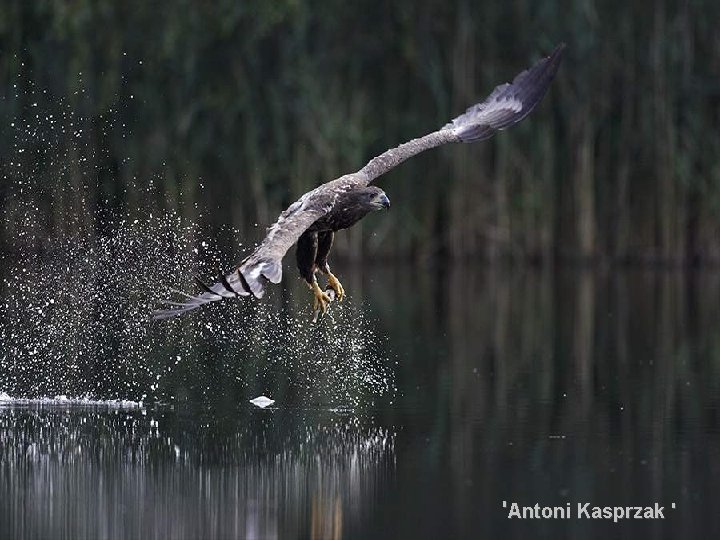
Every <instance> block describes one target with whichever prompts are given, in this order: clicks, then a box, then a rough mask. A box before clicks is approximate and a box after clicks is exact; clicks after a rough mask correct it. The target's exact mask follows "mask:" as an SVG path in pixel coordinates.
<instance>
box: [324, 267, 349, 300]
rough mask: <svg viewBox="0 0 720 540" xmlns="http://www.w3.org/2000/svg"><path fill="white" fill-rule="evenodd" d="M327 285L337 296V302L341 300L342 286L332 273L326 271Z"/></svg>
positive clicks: (343, 291)
mask: <svg viewBox="0 0 720 540" xmlns="http://www.w3.org/2000/svg"><path fill="white" fill-rule="evenodd" d="M327 276H328V287H330V288H331V289H332V290H333V291H335V296H337V299H338V302H342V301H343V298H345V289H344V288H343V286H342V283H340V281H339V280H338V278H336V277H335V276H334V275H332V273H330V272H328V274H327Z"/></svg>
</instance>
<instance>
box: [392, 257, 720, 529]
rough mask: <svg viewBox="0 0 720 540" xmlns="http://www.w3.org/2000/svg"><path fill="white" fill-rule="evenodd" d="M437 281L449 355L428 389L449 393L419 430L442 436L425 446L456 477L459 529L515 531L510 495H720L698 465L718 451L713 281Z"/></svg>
mask: <svg viewBox="0 0 720 540" xmlns="http://www.w3.org/2000/svg"><path fill="white" fill-rule="evenodd" d="M436 286H439V287H441V288H442V290H443V291H445V292H446V296H445V298H446V302H447V304H446V306H445V307H444V308H443V309H442V310H441V311H442V312H444V313H448V318H447V319H446V320H444V321H439V322H438V325H439V332H438V334H440V335H442V334H444V333H445V332H446V333H447V338H446V339H444V340H443V339H441V340H440V344H439V345H438V348H437V350H444V349H445V348H446V349H447V353H446V354H441V355H435V359H436V366H435V367H434V370H435V377H434V378H431V380H432V381H433V384H434V386H432V385H431V386H429V387H428V388H426V389H424V394H425V395H426V396H433V395H437V396H438V400H437V403H438V404H437V405H436V406H437V408H438V409H437V411H436V412H435V420H434V421H433V422H432V424H431V425H430V426H426V427H425V428H416V433H417V437H418V445H421V446H422V442H423V441H424V440H425V439H426V438H428V440H430V441H431V442H432V443H433V444H427V445H425V446H422V447H427V449H428V450H427V452H426V453H425V454H424V455H423V460H425V461H424V462H425V463H426V464H427V467H428V468H429V469H431V470H433V469H435V468H437V469H438V470H441V471H443V470H449V471H452V480H451V486H452V497H453V508H455V509H456V511H457V512H458V514H459V517H458V523H457V526H458V527H459V528H460V530H459V531H455V535H456V536H458V537H463V536H467V535H468V534H470V533H471V532H472V531H477V530H479V528H480V527H483V528H487V527H492V526H497V527H498V531H504V532H506V529H505V527H506V526H507V522H503V523H499V522H496V521H494V520H495V519H497V515H498V514H497V512H496V506H497V504H498V501H500V500H502V499H503V498H507V499H508V500H510V499H512V500H522V501H527V502H530V501H544V502H547V503H548V504H550V503H564V502H565V501H567V500H570V501H577V500H586V499H587V500H590V499H592V500H596V501H608V502H612V503H614V504H619V503H621V502H623V501H627V503H628V504H630V503H631V502H632V501H642V500H671V499H670V497H673V498H680V497H682V493H683V489H687V488H684V487H683V486H690V485H692V486H693V488H692V492H693V493H695V494H696V495H697V496H698V497H701V495H700V494H702V493H705V494H707V493H709V492H710V491H709V490H710V489H711V483H712V480H711V477H710V476H708V474H707V471H706V467H707V466H706V464H703V463H700V462H698V461H697V458H698V457H699V456H705V455H708V454H712V455H714V454H715V450H714V449H715V448H717V447H719V446H718V445H720V440H718V438H717V430H715V429H714V427H713V426H714V419H713V416H712V413H708V412H707V411H710V410H715V409H716V408H717V407H718V406H720V403H718V393H717V389H718V387H719V386H720V355H719V354H718V351H719V350H720V308H718V306H717V301H716V300H717V298H718V292H719V291H718V289H719V288H720V279H718V277H717V276H715V275H710V274H694V277H693V279H692V280H686V279H685V276H684V274H683V273H680V272H675V271H661V272H648V271H639V270H633V271H623V272H596V271H592V270H587V269H586V270H583V269H578V270H571V269H565V270H562V271H558V272H557V273H556V274H555V275H554V276H552V275H550V274H548V273H546V272H543V271H539V272H536V271H527V270H520V271H517V270H508V269H500V268H493V269H491V270H487V269H478V268H477V267H472V266H463V265H459V266H457V267H456V269H455V270H454V271H453V272H452V273H451V274H449V276H448V279H447V280H446V281H444V282H442V283H438V284H436ZM415 294H417V293H415ZM425 294H426V295H427V296H428V297H431V296H433V292H432V291H431V290H428V291H426V293H425ZM399 377H400V378H402V375H399ZM402 386H403V385H402V384H401V387H402ZM689 456H694V458H695V459H694V460H693V459H691V458H690V457H689ZM403 457H404V456H403V454H402V453H401V454H400V455H399V456H398V463H399V468H400V470H399V474H400V475H401V477H402V475H403V474H408V472H407V471H404V470H403ZM431 464H432V465H431ZM619 486H622V488H619ZM440 496H442V495H440ZM416 497H418V496H417V495H416ZM425 499H427V500H428V501H432V500H433V498H432V495H425ZM421 500H422V498H421ZM672 500H675V499H672ZM694 500H697V499H694ZM416 504H417V503H416ZM427 504H431V503H429V502H428V503H427ZM684 504H686V505H690V502H689V500H688V499H685V500H684ZM693 504H695V503H693ZM710 506H711V503H709V502H705V503H703V507H702V508H699V507H697V508H696V507H693V508H694V510H693V511H690V510H687V513H686V514H684V515H683V516H680V517H679V519H678V521H677V523H678V527H686V528H688V530H695V529H693V527H696V528H699V527H702V525H701V523H702V522H703V521H702V520H699V521H698V520H696V519H694V518H692V515H694V516H696V517H698V516H703V517H705V518H706V517H707V515H710V514H706V513H705V512H710V513H711V512H712V511H713V510H712V509H711V508H710ZM688 507H689V506H688ZM705 522H706V521H705ZM680 523H682V525H680ZM678 530H680V529H678ZM698 530H700V529H698ZM658 534H660V531H658Z"/></svg>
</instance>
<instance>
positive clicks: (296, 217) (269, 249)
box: [153, 174, 361, 319]
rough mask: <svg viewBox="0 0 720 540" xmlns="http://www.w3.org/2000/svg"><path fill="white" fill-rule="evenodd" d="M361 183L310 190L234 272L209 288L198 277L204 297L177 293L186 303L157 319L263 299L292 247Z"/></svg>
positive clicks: (346, 179)
mask: <svg viewBox="0 0 720 540" xmlns="http://www.w3.org/2000/svg"><path fill="white" fill-rule="evenodd" d="M360 180H361V179H360V178H359V177H358V176H357V175H353V174H350V175H346V176H343V177H341V178H338V179H337V180H333V181H332V182H328V183H326V184H323V185H321V186H318V187H317V188H315V189H314V190H312V191H309V192H308V193H306V194H305V195H303V196H302V197H301V198H300V199H298V200H297V201H296V202H294V203H293V204H291V205H290V206H289V207H288V208H287V210H285V211H284V212H283V213H282V214H280V217H279V218H278V220H277V221H276V222H275V223H274V224H273V225H272V226H271V227H269V228H268V231H267V235H266V236H265V238H264V239H263V241H262V242H261V243H260V245H258V246H257V247H256V248H255V250H254V251H253V252H252V253H251V254H250V256H248V257H247V258H246V259H245V260H243V261H242V262H241V263H240V264H239V265H238V266H237V267H236V268H235V269H233V271H232V272H230V273H228V274H224V275H221V276H220V278H219V279H218V282H217V283H214V284H213V285H206V284H205V283H203V282H202V281H200V279H198V278H196V282H197V284H198V286H199V287H200V288H201V289H202V290H203V292H202V293H201V294H198V295H194V296H193V295H189V294H185V293H183V292H182V291H175V292H176V293H178V294H180V295H182V297H183V299H182V301H181V302H170V301H169V302H166V304H167V305H168V307H167V308H166V309H159V310H157V311H155V312H153V318H155V319H168V318H170V317H175V316H177V315H182V314H183V313H186V312H188V311H191V310H193V309H195V308H198V307H200V306H203V305H205V304H209V303H210V302H217V301H219V300H222V299H224V298H237V297H239V296H249V295H250V294H252V295H253V296H255V297H256V298H262V296H263V294H264V285H265V282H266V281H270V282H272V283H280V280H281V279H282V259H283V257H284V256H285V253H287V251H288V249H290V246H292V245H293V244H294V243H295V242H297V240H298V238H300V235H301V234H302V233H303V232H305V231H306V230H307V229H308V228H309V227H310V226H311V225H312V224H313V223H315V221H317V220H318V219H320V218H321V217H323V216H324V215H325V214H327V213H328V212H329V211H330V210H331V209H332V207H333V204H334V203H335V199H336V198H337V196H338V195H339V194H341V193H343V192H345V191H347V190H349V189H352V188H353V187H355V186H357V185H360V184H361V182H360Z"/></svg>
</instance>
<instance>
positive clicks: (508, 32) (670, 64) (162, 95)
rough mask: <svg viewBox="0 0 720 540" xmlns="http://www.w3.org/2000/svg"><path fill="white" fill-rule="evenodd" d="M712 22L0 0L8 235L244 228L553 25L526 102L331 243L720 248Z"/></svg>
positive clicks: (675, 256)
mask: <svg viewBox="0 0 720 540" xmlns="http://www.w3.org/2000/svg"><path fill="white" fill-rule="evenodd" d="M718 20H720V3H718V2H716V1H714V0H684V1H669V0H659V1H653V2H647V1H640V2H621V1H619V0H606V1H596V2H594V1H591V0H583V1H570V0H552V1H544V2H534V1H531V0H519V1H515V2H471V1H469V0H457V1H455V2H445V1H439V0H422V1H410V0H402V1H397V2H383V1H379V0H370V1H365V2H338V1H324V2H317V1H308V2H301V1H299V0H296V1H292V0H290V1H272V2H267V1H246V2H237V1H229V0H225V1H217V2H195V1H190V0H178V1H174V2H140V1H137V2H98V1H91V0H75V1H50V0H45V1H43V0H38V1H35V2H26V1H23V0H5V2H4V5H3V8H2V13H0V50H1V51H2V55H0V93H1V95H0V117H1V118H2V120H1V121H0V152H2V163H1V164H0V166H1V167H2V180H1V181H2V185H0V205H2V208H3V211H4V215H5V218H4V220H3V224H4V226H3V228H2V230H1V231H0V235H1V237H2V239H3V241H4V244H5V245H13V246H15V247H23V246H31V247H32V246H34V247H42V244H43V243H47V242H51V239H52V238H54V237H57V236H58V235H66V234H73V233H76V232H78V231H83V230H88V231H95V230H98V229H101V224H99V223H98V221H99V220H101V219H102V218H101V216H102V211H103V210H104V209H105V207H110V208H111V209H116V208H120V209H122V210H123V211H126V212H128V213H129V214H130V215H131V216H132V215H133V214H138V213H147V212H151V211H153V210H154V209H156V208H157V209H159V210H162V209H163V208H167V207H171V208H176V209H179V210H180V211H181V212H182V213H183V214H185V215H186V216H187V217H188V218H189V219H201V220H203V222H206V224H207V226H208V227H209V228H212V227H216V226H219V225H221V224H230V225H233V226H235V227H236V228H238V229H239V230H240V233H241V234H242V235H243V237H247V238H249V239H256V238H257V236H258V234H259V233H258V231H260V230H262V227H259V228H256V227H255V224H256V223H259V224H262V225H266V224H270V223H271V222H272V221H274V218H275V217H276V215H277V213H279V211H281V210H282V208H283V207H284V206H285V205H287V204H288V203H290V202H292V200H294V199H295V198H296V197H297V196H299V195H300V194H302V193H303V192H305V191H306V190H308V189H310V188H312V187H313V186H315V185H317V184H319V183H321V182H324V181H327V180H331V179H333V178H335V177H337V176H340V175H342V174H345V173H347V172H351V171H354V170H357V169H359V168H360V167H361V166H362V165H363V164H364V163H365V162H366V161H367V160H368V159H369V158H371V157H372V156H374V155H376V154H378V153H379V152H382V151H383V150H385V149H386V148H388V147H390V146H395V145H397V144H399V143H401V142H404V141H405V140H408V139H410V138H412V137H416V136H419V135H422V134H424V133H426V132H429V131H431V130H433V129H436V128H437V127H439V126H441V125H443V124H444V123H445V122H447V121H448V120H449V119H450V118H452V117H453V116H455V115H457V114H458V113H460V112H462V111H463V110H464V109H465V108H466V107H467V106H469V105H471V104H472V103H474V102H476V101H479V100H480V99H482V98H484V96H485V95H486V94H487V93H488V92H489V91H490V90H491V89H492V88H493V87H494V86H495V85H496V84H498V83H500V82H503V81H505V80H508V79H510V78H512V77H513V76H514V75H515V74H516V73H517V72H518V71H520V70H521V69H524V68H526V67H527V66H529V65H530V64H532V63H533V62H535V61H536V60H537V59H538V58H539V57H540V56H541V55H544V54H546V53H548V52H549V51H550V50H551V49H552V47H553V46H554V45H555V44H556V43H558V42H560V41H565V42H567V44H568V50H567V55H566V58H565V61H564V64H563V65H562V67H561V70H560V73H559V76H558V79H557V80H556V81H555V83H554V85H553V87H552V88H551V90H550V92H549V94H548V96H547V97H546V99H545V101H544V102H543V103H542V105H541V106H540V107H539V109H538V110H537V111H536V113H534V114H533V115H532V116H531V117H530V118H528V119H527V120H526V121H525V122H524V123H522V124H521V125H519V126H517V127H516V128H513V129H512V130H510V131H509V132H508V133H503V134H500V135H499V136H497V137H496V138H495V139H493V140H492V141H490V142H487V143H482V144H477V145H469V146H462V147H461V146H456V147H453V148H445V149H442V150H438V151H433V152H431V153H428V154H424V155H423V156H419V157H418V158H415V159H414V160H412V161H410V162H408V163H407V164H405V165H403V166H402V167H401V168H399V169H397V170H395V171H393V172H392V173H390V174H389V175H388V177H387V178H385V179H383V181H382V185H383V187H385V188H386V190H387V192H388V194H389V196H390V199H391V200H393V202H394V203H395V204H394V205H393V209H392V211H391V212H390V213H388V214H386V215H383V216H382V218H379V217H378V218H372V219H371V220H370V223H369V224H363V226H359V227H357V228H355V229H353V230H351V231H348V232H347V233H345V234H343V235H340V236H341V238H339V241H338V245H337V254H338V256H345V257H355V258H357V257H361V256H363V254H368V253H371V254H373V255H375V256H385V257H397V258H415V259H424V258H432V257H434V256H437V255H443V256H452V257H458V258H462V257H483V258H488V259H495V258H507V257H511V258H514V259H521V260H525V259H531V260H538V261H551V260H554V259H557V258H582V259H587V258H608V259H614V260H620V261H651V262H673V263H677V262H688V263H697V262H712V261H720V244H718V242H717V238H718V234H719V233H720V165H718V161H717V159H716V156H717V155H718V154H720V133H719V130H718V129H717V128H718V126H720V82H718V81H719V80H720V79H718V77H717V73H720V34H718V32H717V31H716V29H715V23H716V22H717V21H718ZM35 103H36V104H37V105H36V106H35V107H33V104H35ZM38 110H40V111H42V112H43V114H41V115H40V116H36V114H37V111H38ZM52 111H55V113H56V118H58V117H60V118H61V121H60V123H59V124H58V125H59V127H57V126H56V127H54V128H53V129H49V128H48V127H47V126H44V125H42V124H43V122H44V121H43V116H44V115H45V114H51V113H52ZM62 111H64V112H65V113H66V114H65V115H61V114H59V113H60V112H62ZM11 124H12V127H11ZM71 124H72V125H71ZM18 129H22V132H23V134H22V135H18ZM78 129H80V130H81V132H80V134H77V130H78ZM30 146H31V147H32V148H27V147H30ZM48 148H50V149H51V150H48ZM20 149H23V150H28V151H26V152H23V153H22V154H18V152H19V150H20ZM48 152H50V153H51V154H54V157H53V158H52V159H51V158H48V157H47V154H48ZM43 156H44V157H43ZM11 162H13V164H12V165H10V163H11ZM151 181H152V182H151ZM19 185H22V186H23V187H22V189H19V188H18V186H19ZM23 205H24V206H23ZM28 208H32V209H33V211H34V212H36V215H34V217H32V222H33V227H34V232H33V234H32V235H29V236H26V237H24V238H22V239H19V238H20V236H19V232H20V231H21V230H23V228H24V227H25V228H26V227H27V225H28V223H27V220H28V215H27V209H28ZM199 214H201V216H200V217H198V215H199ZM369 233H372V234H369ZM243 239H245V238H243ZM18 243H19V244H20V245H18Z"/></svg>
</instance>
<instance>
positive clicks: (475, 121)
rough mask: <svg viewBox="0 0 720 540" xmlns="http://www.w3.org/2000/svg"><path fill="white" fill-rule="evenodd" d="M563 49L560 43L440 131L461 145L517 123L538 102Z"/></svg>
mask: <svg viewBox="0 0 720 540" xmlns="http://www.w3.org/2000/svg"><path fill="white" fill-rule="evenodd" d="M564 50H565V44H564V43H561V44H560V45H558V46H557V47H556V48H555V50H554V51H553V53H552V54H551V55H550V56H548V57H547V58H543V59H542V60H540V61H539V62H538V63H537V64H535V65H534V66H533V67H531V68H530V69H526V70H525V71H523V72H522V73H520V74H519V75H518V76H517V77H515V78H514V79H513V82H511V83H505V84H501V85H500V86H496V87H495V89H494V90H493V91H492V93H491V94H490V95H489V96H488V97H487V98H486V99H485V101H483V102H482V103H478V104H476V105H473V106H472V107H470V108H469V109H468V110H467V111H465V113H464V114H461V115H460V116H458V117H457V118H454V119H453V120H452V121H451V122H450V123H448V124H446V125H445V127H444V128H443V129H449V130H451V131H452V132H453V133H454V134H455V135H456V136H457V137H458V138H459V139H460V140H461V141H462V142H474V141H481V140H483V139H487V138H490V137H492V136H493V135H494V134H495V132H496V131H498V130H501V129H505V128H508V127H510V126H513V125H515V124H517V123H518V122H520V120H522V119H523V118H525V117H526V116H527V115H528V114H530V113H531V112H532V110H533V109H534V108H535V107H536V106H537V104H538V103H540V101H541V100H542V98H543V96H544V95H545V92H547V89H548V87H549V86H550V83H551V82H552V80H553V79H554V78H555V74H556V73H557V70H558V67H559V66H560V60H561V59H562V54H563V51H564Z"/></svg>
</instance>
